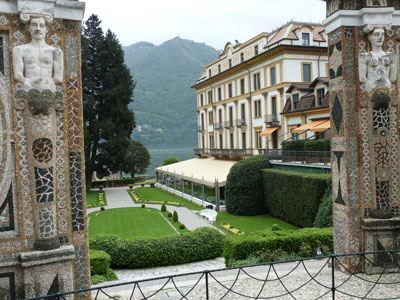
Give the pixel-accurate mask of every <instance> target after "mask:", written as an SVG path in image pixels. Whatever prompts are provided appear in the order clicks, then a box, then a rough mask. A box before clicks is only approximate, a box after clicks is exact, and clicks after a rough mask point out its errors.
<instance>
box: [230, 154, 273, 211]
mask: <svg viewBox="0 0 400 300" xmlns="http://www.w3.org/2000/svg"><path fill="white" fill-rule="evenodd" d="M269 167H270V164H269V161H268V159H267V157H266V156H264V155H259V156H254V157H251V158H248V159H244V160H241V161H239V162H237V163H235V164H234V165H233V166H232V168H231V170H230V171H229V174H228V177H227V181H226V187H225V202H226V210H227V211H228V212H229V213H230V214H233V215H243V216H253V215H259V214H263V213H265V212H266V207H265V203H264V190H263V187H262V170H263V169H266V168H269Z"/></svg>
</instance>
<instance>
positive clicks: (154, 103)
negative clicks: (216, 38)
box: [124, 37, 218, 146]
mask: <svg viewBox="0 0 400 300" xmlns="http://www.w3.org/2000/svg"><path fill="white" fill-rule="evenodd" d="M124 51H125V63H126V64H127V66H128V67H129V69H130V70H131V73H132V76H133V78H134V80H135V81H136V88H135V91H134V99H135V102H134V103H133V104H131V107H132V108H133V110H134V112H135V119H136V129H135V130H134V133H133V138H134V139H135V140H138V141H140V142H142V143H143V144H145V145H146V146H150V145H151V146H153V145H196V144H197V125H196V118H197V117H196V93H195V90H194V89H191V88H190V87H191V86H193V85H194V84H195V82H196V80H197V79H198V78H199V77H200V75H201V74H200V73H201V72H202V71H203V70H204V66H205V65H206V64H208V63H209V62H211V61H213V60H215V59H216V58H217V57H218V51H217V50H215V49H214V48H212V47H210V46H207V45H205V44H204V43H196V42H193V41H190V40H185V39H181V38H179V37H176V38H174V39H172V40H169V41H166V42H164V43H163V44H161V45H159V46H156V45H153V44H151V43H148V42H139V43H136V44H133V45H130V46H128V47H124Z"/></svg>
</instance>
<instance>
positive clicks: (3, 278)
mask: <svg viewBox="0 0 400 300" xmlns="http://www.w3.org/2000/svg"><path fill="white" fill-rule="evenodd" d="M6 287H7V288H6ZM0 299H4V300H17V298H16V292H15V273H13V272H7V273H0Z"/></svg>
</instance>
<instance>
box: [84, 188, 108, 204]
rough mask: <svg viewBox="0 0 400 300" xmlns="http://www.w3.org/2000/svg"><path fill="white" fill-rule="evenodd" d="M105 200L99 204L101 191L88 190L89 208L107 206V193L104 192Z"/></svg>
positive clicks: (87, 201) (87, 200)
mask: <svg viewBox="0 0 400 300" xmlns="http://www.w3.org/2000/svg"><path fill="white" fill-rule="evenodd" d="M103 201H104V204H103V205H100V204H99V192H97V191H88V192H86V203H87V208H92V207H99V206H106V205H107V199H106V195H105V193H103Z"/></svg>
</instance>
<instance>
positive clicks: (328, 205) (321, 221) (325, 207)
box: [314, 187, 333, 228]
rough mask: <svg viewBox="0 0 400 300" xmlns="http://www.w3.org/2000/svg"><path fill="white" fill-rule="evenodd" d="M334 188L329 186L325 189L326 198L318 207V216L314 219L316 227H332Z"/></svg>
mask: <svg viewBox="0 0 400 300" xmlns="http://www.w3.org/2000/svg"><path fill="white" fill-rule="evenodd" d="M332 225H333V223H332V188H331V187H329V188H327V189H326V191H325V195H324V198H322V201H321V203H320V205H319V208H318V213H317V216H316V217H315V220H314V227H317V228H324V227H332Z"/></svg>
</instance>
